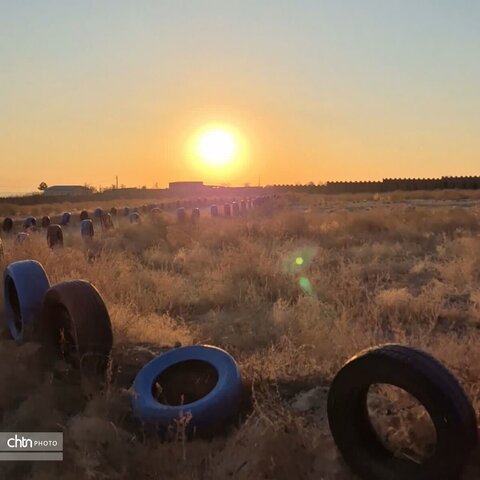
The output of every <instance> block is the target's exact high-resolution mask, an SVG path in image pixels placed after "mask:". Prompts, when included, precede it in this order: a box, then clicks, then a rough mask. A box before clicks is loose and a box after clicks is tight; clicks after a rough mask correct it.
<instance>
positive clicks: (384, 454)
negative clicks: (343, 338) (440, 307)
mask: <svg viewBox="0 0 480 480" xmlns="http://www.w3.org/2000/svg"><path fill="white" fill-rule="evenodd" d="M374 384H388V385H394V386H396V387H399V388H401V389H403V390H405V391H406V392H408V393H409V394H411V395H412V396H413V397H415V398H416V399H417V400H418V401H419V402H420V403H421V404H422V405H423V407H424V408H425V410H426V411H427V412H428V414H429V415H430V418H431V420H432V423H433V426H434V427H435V430H436V439H437V440H436V447H435V449H434V452H433V454H432V455H431V456H430V457H428V458H426V459H425V460H424V461H423V462H422V463H417V462H414V461H411V460H409V459H406V458H399V457H397V456H395V455H394V454H393V453H392V452H391V451H390V450H389V449H388V448H387V447H386V445H385V444H384V443H383V442H382V440H381V439H380V438H379V436H378V435H377V433H376V431H375V429H374V427H373V426H372V423H371V420H370V417H369V413H368V409H367V395H368V390H369V387H370V386H371V385H374ZM327 410H328V421H329V424H330V429H331V432H332V435H333V438H334V440H335V442H336V444H337V446H338V449H339V450H340V452H341V453H342V455H343V457H344V458H345V460H346V462H347V463H348V464H349V465H350V467H351V468H352V470H353V471H355V472H356V473H357V474H358V475H359V476H360V477H361V478H364V479H368V480H386V479H388V480H437V479H440V478H441V479H445V480H448V479H457V478H459V476H460V474H461V471H462V470H463V468H464V466H465V464H466V462H467V459H468V456H469V454H470V453H471V451H472V448H473V447H474V446H475V444H476V442H477V421H476V417H475V411H474V409H473V407H472V404H471V403H470V400H469V399H468V397H467V395H466V394H465V392H464V390H463V388H462V387H461V386H460V384H459V383H458V381H457V379H456V378H455V377H454V376H453V375H452V373H450V371H449V370H448V369H447V368H446V367H445V366H444V365H442V364H441V363H440V362H439V361H438V360H436V359H435V358H433V357H432V356H430V355H429V354H427V353H425V352H422V351H420V350H417V349H415V348H411V347H406V346H402V345H384V346H381V347H377V348H372V349H369V350H366V351H363V352H361V353H359V354H358V355H356V356H354V357H353V358H352V359H350V360H349V361H348V362H347V363H346V364H345V365H344V366H343V368H342V369H341V370H340V371H339V372H338V374H337V375H336V377H335V379H334V380H333V382H332V385H331V387H330V391H329V395H328V407H327Z"/></svg>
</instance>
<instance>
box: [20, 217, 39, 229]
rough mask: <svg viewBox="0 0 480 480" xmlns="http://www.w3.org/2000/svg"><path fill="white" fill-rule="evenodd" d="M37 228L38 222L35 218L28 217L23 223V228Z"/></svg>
mask: <svg viewBox="0 0 480 480" xmlns="http://www.w3.org/2000/svg"><path fill="white" fill-rule="evenodd" d="M36 226H37V220H36V219H35V217H27V218H26V219H25V221H24V222H23V228H25V229H27V228H34V227H36Z"/></svg>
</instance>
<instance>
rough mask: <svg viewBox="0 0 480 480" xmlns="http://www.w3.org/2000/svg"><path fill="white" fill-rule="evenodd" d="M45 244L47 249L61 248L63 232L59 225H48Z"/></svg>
mask: <svg viewBox="0 0 480 480" xmlns="http://www.w3.org/2000/svg"><path fill="white" fill-rule="evenodd" d="M47 244H48V246H49V248H55V247H56V248H61V247H63V230H62V227H61V226H60V225H56V224H54V225H49V226H48V228H47Z"/></svg>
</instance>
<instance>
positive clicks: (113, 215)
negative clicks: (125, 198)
mask: <svg viewBox="0 0 480 480" xmlns="http://www.w3.org/2000/svg"><path fill="white" fill-rule="evenodd" d="M110 215H111V216H112V217H116V216H117V209H116V208H115V207H112V208H111V209H110Z"/></svg>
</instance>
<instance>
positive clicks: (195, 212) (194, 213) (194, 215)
mask: <svg viewBox="0 0 480 480" xmlns="http://www.w3.org/2000/svg"><path fill="white" fill-rule="evenodd" d="M192 220H193V221H194V222H195V221H197V220H200V209H199V208H194V209H193V210H192Z"/></svg>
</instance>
